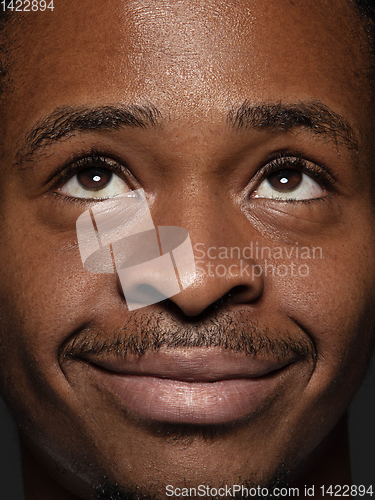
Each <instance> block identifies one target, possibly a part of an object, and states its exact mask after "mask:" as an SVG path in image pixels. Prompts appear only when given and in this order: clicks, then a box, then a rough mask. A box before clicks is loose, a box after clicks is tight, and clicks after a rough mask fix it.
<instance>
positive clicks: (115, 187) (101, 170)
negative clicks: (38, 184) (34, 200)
mask: <svg viewBox="0 0 375 500" xmlns="http://www.w3.org/2000/svg"><path fill="white" fill-rule="evenodd" d="M91 160H92V159H91ZM91 160H90V159H88V160H87V159H85V160H84V161H85V163H86V164H87V163H88V161H91ZM80 163H81V164H80V165H79V164H78V165H76V166H73V168H75V167H78V168H79V166H81V167H82V166H83V165H84V163H83V161H81V162H80ZM95 163H97V164H99V165H100V166H96V165H93V166H88V167H86V168H81V170H79V171H78V172H77V171H76V173H74V175H71V174H70V178H69V180H68V181H67V182H65V183H64V184H63V185H62V186H61V187H60V188H59V192H60V193H61V194H63V195H65V196H70V197H72V198H90V199H93V198H97V199H103V198H113V197H115V196H119V195H121V194H124V193H127V192H129V191H131V189H130V188H129V186H128V184H127V183H126V182H125V181H124V180H123V179H122V178H121V177H120V176H118V175H116V174H115V173H114V172H113V171H112V170H113V165H111V161H110V160H105V161H104V159H100V162H99V161H98V160H96V161H95ZM103 163H105V166H102V164H103ZM116 168H117V167H116ZM65 175H69V171H68V172H66V173H65Z"/></svg>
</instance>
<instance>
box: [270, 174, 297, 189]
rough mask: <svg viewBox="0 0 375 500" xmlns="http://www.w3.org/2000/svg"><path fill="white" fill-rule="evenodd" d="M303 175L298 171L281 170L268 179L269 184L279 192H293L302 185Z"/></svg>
mask: <svg viewBox="0 0 375 500" xmlns="http://www.w3.org/2000/svg"><path fill="white" fill-rule="evenodd" d="M302 175H303V174H302V172H299V171H298V170H292V169H288V170H279V171H278V172H275V173H273V174H271V175H270V176H269V177H268V182H269V183H270V184H271V186H272V187H273V188H274V189H277V190H278V191H293V190H294V189H296V188H297V187H298V186H299V185H300V184H301V182H302Z"/></svg>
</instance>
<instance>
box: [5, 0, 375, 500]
mask: <svg viewBox="0 0 375 500" xmlns="http://www.w3.org/2000/svg"><path fill="white" fill-rule="evenodd" d="M76 4H79V6H77V5H76ZM15 34H16V36H17V38H16V43H15V44H14V46H13V49H12V50H11V52H10V84H9V87H8V90H7V92H6V93H5V94H4V95H3V97H2V101H1V116H2V117H3V118H2V120H1V123H0V148H1V158H2V160H1V166H2V167H1V168H2V182H1V186H0V190H1V191H0V210H1V213H2V221H3V222H2V224H1V228H0V240H1V246H0V259H1V262H2V265H1V268H0V318H1V332H0V334H1V351H0V367H1V368H0V378H1V391H2V394H3V396H4V398H5V400H6V401H7V403H8V405H9V407H10V409H11V411H12V412H13V414H14V417H15V419H16V420H17V422H18V424H19V425H20V429H21V430H20V435H21V441H22V449H23V457H24V465H25V467H24V470H25V483H26V499H27V500H47V499H50V498H54V499H55V500H76V499H89V498H91V495H92V492H93V490H92V488H93V487H95V486H97V483H98V480H100V479H101V477H103V476H107V477H109V478H110V479H111V480H112V481H114V482H118V483H119V484H120V485H121V486H122V487H124V488H127V487H130V488H134V486H137V485H138V486H139V487H141V488H142V489H144V490H145V491H149V492H151V493H153V494H155V495H157V497H158V498H165V496H164V495H165V490H164V489H163V485H166V484H171V485H174V486H175V487H177V486H183V485H184V478H185V479H186V484H187V485H188V486H189V487H191V486H197V485H199V484H210V485H211V486H219V485H221V484H223V483H224V484H237V483H238V481H239V477H241V478H242V479H247V478H251V481H252V482H253V484H255V485H257V484H264V483H265V482H266V481H269V480H271V479H272V478H273V476H274V474H275V473H276V471H277V470H278V468H279V467H280V465H281V463H284V464H285V468H286V469H287V470H290V471H291V480H292V481H294V483H295V484H301V485H304V484H315V485H316V487H318V486H319V485H320V484H327V482H328V481H330V482H331V483H333V484H350V472H349V466H348V453H347V449H346V448H345V444H343V443H345V442H346V441H345V440H346V426H345V423H343V421H342V420H341V419H342V417H343V415H344V413H345V410H346V408H347V406H348V404H349V402H350V401H351V399H352V397H353V395H354V394H355V392H356V390H357V389H358V387H359V385H360V383H361V380H362V378H363V376H364V372H365V369H366V366H367V364H368V360H369V357H370V354H371V347H372V342H373V331H374V325H375V312H374V308H373V304H374V300H375V254H374V248H375V217H374V210H373V200H372V196H373V195H372V188H373V174H372V173H371V168H372V167H373V164H372V162H373V157H374V150H373V144H374V143H375V141H374V136H373V128H372V122H371V120H372V117H373V112H374V106H373V104H374V103H373V100H372V94H371V91H370V85H369V83H368V79H367V71H368V69H369V68H368V65H369V60H370V55H369V49H368V46H367V44H366V40H365V36H364V30H363V28H362V25H361V23H360V21H359V19H358V18H357V17H356V15H355V13H354V10H353V9H352V7H351V6H350V5H349V3H348V2H346V1H345V0H335V1H330V2H328V1H325V0H314V1H309V2H307V1H305V0H295V1H293V2H291V1H289V0H277V1H275V0H252V1H234V0H233V1H230V0H221V1H207V0H204V1H203V0H193V1H189V2H187V1H186V2H185V1H183V2H177V1H174V0H143V1H140V0H139V1H138V0H128V1H123V0H110V1H108V0H107V1H106V2H102V1H99V0H82V1H80V2H75V1H73V0H55V10H54V12H53V13H52V12H46V13H36V14H31V13H28V14H25V15H24V16H23V19H22V20H21V22H20V23H19V24H18V25H17V26H16V27H15ZM245 100H247V101H248V102H249V103H250V104H259V103H271V104H274V103H278V102H281V103H283V104H295V103H299V102H306V103H311V102H313V101H320V102H321V103H323V104H324V105H326V106H327V107H328V108H330V110H332V111H333V112H334V113H337V114H339V115H341V116H342V117H343V119H344V120H346V121H347V122H348V123H349V125H350V126H351V127H352V129H353V130H354V133H355V135H356V137H357V141H358V151H356V149H354V148H348V145H347V144H346V143H345V142H344V141H342V140H338V141H336V142H335V141H334V140H332V137H331V136H329V135H327V134H324V133H323V134H314V133H313V132H312V131H311V130H309V129H307V128H305V127H299V128H296V129H293V130H290V131H284V132H283V131H280V130H279V131H277V132H270V131H269V130H262V131H260V130H254V129H251V128H249V129H246V130H245V129H243V130H241V131H237V130H233V129H232V128H230V127H228V125H227V121H226V116H227V113H228V111H229V109H230V107H231V106H232V105H239V104H241V103H243V102H244V101H245ZM145 102H149V103H152V104H153V105H154V106H156V107H157V108H158V109H159V110H160V113H161V118H160V119H159V121H160V126H157V127H148V128H144V129H136V128H133V129H132V128H125V127H124V128H121V129H119V130H106V131H103V130H102V131H94V132H93V131H81V132H77V133H75V134H72V135H71V136H70V137H68V138H64V140H61V141H57V142H54V143H53V144H49V145H47V146H46V147H45V148H43V149H42V150H38V152H36V153H35V155H34V156H32V157H30V158H28V159H27V161H25V162H24V163H23V164H22V165H16V163H17V151H18V150H19V149H20V147H21V146H22V144H23V141H24V140H25V137H26V135H27V133H28V131H29V130H30V129H31V128H33V127H34V126H35V125H36V123H37V122H38V121H39V120H40V119H41V118H42V117H44V116H46V115H47V114H49V113H51V112H52V111H53V110H54V109H55V108H57V107H60V106H65V105H69V106H70V105H72V106H81V105H85V106H88V107H91V106H99V105H112V104H126V105H127V104H132V103H135V104H142V103H145ZM93 147H94V148H96V149H97V150H100V152H101V154H102V155H108V156H110V157H115V158H116V159H118V160H119V161H120V162H122V164H124V165H126V166H127V167H128V168H129V170H130V172H131V173H132V175H133V176H134V178H135V179H136V181H134V182H135V186H131V185H130V187H142V188H143V189H144V190H145V192H146V196H147V197H148V201H149V204H150V208H151V213H152V216H153V219H154V222H155V224H158V225H175V226H182V227H184V228H186V229H187V230H188V231H189V234H190V237H191V240H192V243H193V245H194V244H196V243H203V244H204V246H205V247H210V246H215V247H234V246H239V247H245V246H248V245H249V243H250V242H251V241H253V242H255V241H256V242H258V243H259V245H263V246H268V247H270V248H275V247H280V246H282V247H288V248H290V247H292V246H293V245H295V244H296V242H298V244H299V246H300V247H309V248H312V247H321V248H322V256H323V257H322V258H321V259H320V258H319V259H312V260H310V261H309V262H308V264H309V276H308V277H301V276H286V277H279V276H262V277H258V278H254V279H252V278H251V277H247V276H240V275H233V276H230V277H229V278H228V276H225V277H219V276H208V275H204V274H199V276H198V278H197V279H196V281H195V282H194V284H193V285H192V286H191V287H190V288H188V289H187V290H185V291H184V292H183V293H181V294H179V295H177V296H175V297H172V298H171V299H170V300H168V301H165V302H162V303H158V304H155V305H153V306H149V307H148V308H145V309H143V310H141V311H135V312H131V313H130V312H129V311H128V310H127V308H126V303H125V300H124V297H123V295H122V293H121V289H120V287H119V284H118V282H117V280H116V278H115V276H114V275H105V274H100V275H99V274H98V275H96V274H92V273H89V272H87V271H85V270H84V269H83V267H82V263H81V260H80V257H79V252H78V246H77V237H76V232H75V221H76V219H77V218H78V217H79V215H80V214H81V213H82V212H83V211H84V210H86V209H87V208H88V206H89V203H90V202H88V201H87V202H67V201H66V199H65V198H63V197H62V196H61V192H62V191H61V189H62V188H63V185H64V182H66V180H65V181H63V182H60V184H59V185H56V182H55V183H54V184H53V182H52V181H51V179H56V176H57V173H56V172H57V169H58V168H59V167H60V166H61V165H62V164H64V162H66V161H67V160H68V159H69V158H71V156H72V154H74V153H81V152H82V151H83V150H85V151H86V152H87V155H89V153H90V150H91V149H92V148H93ZM286 151H287V152H294V154H295V153H296V152H298V154H299V155H300V156H302V157H304V158H306V159H308V160H310V161H314V162H315V163H316V164H317V165H323V166H325V168H326V169H328V170H329V171H330V172H331V173H332V174H333V176H335V178H336V183H335V184H334V185H333V186H331V187H330V186H324V187H323V189H324V193H323V195H322V196H320V197H319V200H312V201H310V202H304V201H301V200H295V201H280V200H272V199H267V198H256V197H255V196H254V193H255V192H256V190H257V189H258V187H259V182H260V181H259V178H258V177H256V174H257V173H259V172H261V171H262V169H264V166H265V165H266V164H267V163H268V162H269V157H270V156H271V155H273V154H276V153H283V152H286ZM72 175H73V174H72ZM310 177H311V175H310ZM312 178H313V179H314V177H312ZM125 180H126V177H125ZM315 182H317V183H318V184H319V179H318V180H317V179H315ZM62 190H63V189H62ZM295 262H296V263H297V265H298V264H304V263H305V261H303V260H301V259H296V260H295ZM252 264H260V265H262V262H256V261H255V262H252ZM220 298H224V299H225V300H223V301H222V302H220V303H219V306H218V307H219V309H218V308H210V306H211V305H212V304H214V303H215V302H216V301H217V300H219V299H220ZM159 313H161V315H162V316H161V317H162V318H163V323H162V328H165V329H166V330H168V329H172V328H173V325H175V324H176V322H178V324H179V325H180V326H184V325H187V324H189V325H191V324H195V325H197V327H199V325H201V324H202V321H204V320H207V319H210V318H213V319H214V318H215V317H216V316H217V317H221V316H220V314H229V315H231V317H233V319H234V321H235V322H236V321H237V322H239V323H240V322H242V323H243V324H248V323H252V322H256V323H257V324H258V325H259V327H260V328H262V329H263V330H264V331H266V329H267V330H268V331H270V332H273V334H272V335H273V338H278V339H283V338H285V336H286V335H287V334H288V335H289V336H290V337H291V338H293V339H294V340H296V341H301V340H303V341H305V342H309V343H310V344H312V345H313V346H314V349H315V355H316V357H315V358H314V357H306V358H302V359H299V360H297V361H296V362H295V363H293V364H292V365H291V366H290V368H289V369H288V372H287V374H286V375H285V377H286V378H285V379H284V380H285V383H283V384H282V385H281V387H280V392H279V395H278V397H277V398H276V399H275V400H274V401H273V403H272V404H270V405H268V406H265V407H262V408H261V409H260V411H259V413H258V414H257V415H255V416H252V418H250V419H248V420H247V421H246V423H245V424H244V425H239V424H235V425H233V427H232V428H231V430H230V431H229V432H226V433H217V434H214V437H213V438H212V439H211V438H210V439H204V438H203V437H202V436H201V435H200V434H199V433H198V434H196V435H194V436H193V437H190V438H188V437H186V436H185V435H184V434H183V432H182V435H180V436H179V438H178V439H175V440H173V439H168V438H167V437H165V436H163V435H161V436H160V435H159V436H157V435H156V433H155V432H151V430H150V429H149V427H148V426H147V425H143V424H142V422H141V421H140V420H139V419H137V418H136V417H134V416H131V415H129V414H128V413H126V412H124V411H123V410H122V409H121V408H120V407H119V406H118V405H117V404H116V403H114V402H113V401H112V399H111V398H110V397H107V394H106V393H105V391H104V395H103V392H102V391H101V390H100V383H99V382H98V383H97V379H96V372H95V370H94V369H93V368H92V366H91V365H90V364H88V363H84V362H82V361H79V360H78V359H75V358H68V359H66V358H64V356H63V355H62V352H63V346H64V344H65V343H66V342H67V340H68V339H71V338H72V337H74V335H76V334H77V332H79V331H80V329H82V328H84V327H88V332H89V335H91V337H93V336H95V334H96V333H97V332H109V333H111V332H114V331H115V330H116V329H118V328H121V327H124V325H126V329H124V330H123V336H125V337H126V336H127V335H130V334H134V335H136V334H137V331H138V330H137V329H136V326H135V325H136V324H137V325H138V326H140V327H143V328H144V329H146V330H147V326H146V325H147V322H148V321H149V320H150V318H155V317H157V316H156V315H158V314H159ZM158 317H160V316H158ZM151 324H152V323H151ZM334 429H336V431H335V432H334ZM171 432H172V437H173V431H171ZM338 443H341V444H340V446H341V445H342V446H343V448H344V453H342V450H341V449H340V448H339V444H338ZM338 457H343V458H342V459H339V458H338ZM339 460H342V461H339ZM316 498H319V497H318V495H317V496H316Z"/></svg>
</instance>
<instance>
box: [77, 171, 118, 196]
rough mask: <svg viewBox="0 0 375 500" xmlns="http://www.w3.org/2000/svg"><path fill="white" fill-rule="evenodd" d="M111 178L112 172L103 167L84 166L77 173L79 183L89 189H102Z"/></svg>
mask: <svg viewBox="0 0 375 500" xmlns="http://www.w3.org/2000/svg"><path fill="white" fill-rule="evenodd" d="M111 179H112V172H110V171H109V170H106V169H104V168H97V167H96V168H85V169H84V170H81V171H80V172H79V173H78V174H77V180H78V182H79V183H80V185H81V186H82V187H83V188H84V189H87V190H90V191H98V190H99V189H104V188H105V187H106V186H107V185H108V184H109V183H110V181H111Z"/></svg>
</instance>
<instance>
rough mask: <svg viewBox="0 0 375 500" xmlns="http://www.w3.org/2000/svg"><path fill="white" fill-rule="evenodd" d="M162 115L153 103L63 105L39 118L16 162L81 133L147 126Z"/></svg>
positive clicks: (18, 153)
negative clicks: (91, 105) (95, 105)
mask: <svg viewBox="0 0 375 500" xmlns="http://www.w3.org/2000/svg"><path fill="white" fill-rule="evenodd" d="M160 117H161V113H160V111H158V110H157V108H156V107H155V106H153V105H152V104H144V105H138V104H132V105H122V104H120V105H110V106H98V107H87V106H78V107H77V106H62V107H59V108H56V109H55V110H54V111H53V112H52V113H51V114H49V115H48V116H46V117H44V118H42V119H41V120H39V121H38V122H37V124H36V125H35V126H34V127H33V128H32V129H31V130H30V131H29V132H28V133H27V135H26V138H25V141H24V143H23V145H22V147H21V148H20V149H19V150H18V152H17V156H16V158H17V161H16V163H17V164H21V163H23V162H25V161H27V160H29V159H30V157H31V156H33V155H34V154H35V153H36V152H37V151H38V150H40V149H42V148H45V147H48V146H50V145H51V144H54V143H56V142H58V141H61V140H63V139H67V138H69V137H71V136H73V135H75V134H76V133H77V132H89V131H97V130H120V129H121V128H123V127H131V128H137V127H138V128H141V129H146V128H148V127H150V126H156V125H158V123H159V119H160Z"/></svg>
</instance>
